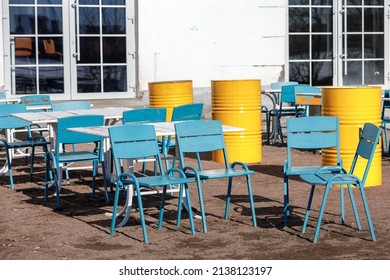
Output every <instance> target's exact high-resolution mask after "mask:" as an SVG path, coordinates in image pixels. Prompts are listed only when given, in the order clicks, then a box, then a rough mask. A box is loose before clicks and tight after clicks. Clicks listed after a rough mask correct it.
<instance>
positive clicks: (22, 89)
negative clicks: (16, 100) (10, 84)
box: [15, 67, 37, 94]
mask: <svg viewBox="0 0 390 280" xmlns="http://www.w3.org/2000/svg"><path fill="white" fill-rule="evenodd" d="M15 87H16V94H35V93H37V83H36V70H35V68H33V67H16V68H15Z"/></svg>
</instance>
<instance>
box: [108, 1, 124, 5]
mask: <svg viewBox="0 0 390 280" xmlns="http://www.w3.org/2000/svg"><path fill="white" fill-rule="evenodd" d="M103 5H125V0H103Z"/></svg>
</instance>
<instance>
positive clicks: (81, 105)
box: [52, 100, 91, 111]
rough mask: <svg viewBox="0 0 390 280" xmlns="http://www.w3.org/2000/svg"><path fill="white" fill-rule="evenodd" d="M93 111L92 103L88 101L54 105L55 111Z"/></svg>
mask: <svg viewBox="0 0 390 280" xmlns="http://www.w3.org/2000/svg"><path fill="white" fill-rule="evenodd" d="M89 109H91V102H90V101H88V100H82V101H66V102H60V103H53V104H52V110H53V111H64V110H89Z"/></svg>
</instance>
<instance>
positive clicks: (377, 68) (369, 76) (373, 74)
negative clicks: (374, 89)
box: [364, 61, 385, 85]
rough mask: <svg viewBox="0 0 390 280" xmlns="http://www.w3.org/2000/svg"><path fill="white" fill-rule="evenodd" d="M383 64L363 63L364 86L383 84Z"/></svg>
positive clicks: (377, 62)
mask: <svg viewBox="0 0 390 280" xmlns="http://www.w3.org/2000/svg"><path fill="white" fill-rule="evenodd" d="M383 69H385V68H384V63H383V61H365V62H364V83H365V84H379V85H381V84H384V83H385V82H384V73H383Z"/></svg>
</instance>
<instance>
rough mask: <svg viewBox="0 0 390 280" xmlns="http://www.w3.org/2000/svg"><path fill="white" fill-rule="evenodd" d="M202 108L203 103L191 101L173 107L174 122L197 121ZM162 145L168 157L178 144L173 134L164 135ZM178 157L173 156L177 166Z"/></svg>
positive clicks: (173, 164) (200, 115) (200, 116)
mask: <svg viewBox="0 0 390 280" xmlns="http://www.w3.org/2000/svg"><path fill="white" fill-rule="evenodd" d="M202 110H203V104H202V103H191V104H184V105H180V106H176V107H173V111H172V119H171V121H172V122H178V121H197V120H200V119H201V118H202ZM161 146H162V150H161V151H162V154H163V155H164V157H165V158H166V159H168V158H169V155H168V153H169V150H170V149H172V148H174V147H175V146H176V142H175V139H172V137H171V136H168V137H163V138H162V141H161ZM165 162H166V166H167V169H168V168H169V162H168V160H166V161H165ZM175 162H176V159H175V157H173V163H172V166H175Z"/></svg>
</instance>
